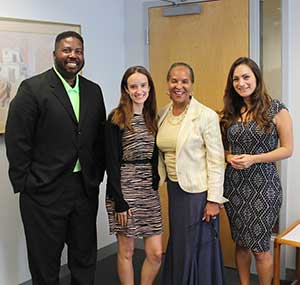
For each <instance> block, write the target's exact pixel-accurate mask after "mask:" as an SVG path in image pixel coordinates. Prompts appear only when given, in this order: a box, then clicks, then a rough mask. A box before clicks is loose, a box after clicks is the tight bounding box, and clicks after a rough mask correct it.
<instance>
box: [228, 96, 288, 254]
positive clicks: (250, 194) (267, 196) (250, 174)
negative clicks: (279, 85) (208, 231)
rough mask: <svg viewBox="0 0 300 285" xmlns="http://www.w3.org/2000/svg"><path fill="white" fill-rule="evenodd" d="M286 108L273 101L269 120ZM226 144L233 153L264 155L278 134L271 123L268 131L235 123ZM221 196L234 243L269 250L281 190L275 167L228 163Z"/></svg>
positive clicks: (260, 250) (252, 124)
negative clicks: (239, 167)
mask: <svg viewBox="0 0 300 285" xmlns="http://www.w3.org/2000/svg"><path fill="white" fill-rule="evenodd" d="M282 109H286V107H285V106H284V105H283V104H282V103H281V102H280V101H278V100H272V104H271V107H270V109H269V117H270V119H273V117H274V116H275V115H276V114H277V113H278V112H279V111H281V110H282ZM227 143H228V146H229V149H230V151H231V153H232V154H259V153H267V152H270V151H272V150H274V149H276V148H277V147H278V133H277V130H276V126H275V124H273V123H272V126H271V130H270V131H269V132H266V131H262V130H261V129H260V128H259V127H258V124H257V123H256V122H255V121H253V120H252V121H250V122H248V123H244V122H236V123H234V124H233V125H232V126H230V127H229V128H228V130H227ZM224 196H225V197H226V198H227V199H228V200H229V202H228V203H225V208H226V212H227V215H228V217H229V221H230V226H231V234H232V238H233V240H235V241H236V242H237V244H239V245H240V246H242V247H245V248H248V249H251V250H252V251H254V252H264V251H268V250H269V249H270V238H271V234H272V229H273V227H274V225H275V223H276V221H277V219H278V216H279V211H280V207H281V203H282V189H281V183H280V178H279V175H278V171H277V169H276V164H275V163H273V162H270V163H256V164H253V165H251V166H250V167H249V168H247V169H243V170H236V169H234V168H233V167H232V166H231V165H230V164H228V165H227V167H226V171H225V182H224Z"/></svg>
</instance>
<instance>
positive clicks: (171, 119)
mask: <svg viewBox="0 0 300 285" xmlns="http://www.w3.org/2000/svg"><path fill="white" fill-rule="evenodd" d="M189 105H190V104H187V105H186V106H185V108H184V110H183V112H182V113H181V114H179V115H178V116H175V115H173V105H172V106H171V107H170V109H169V112H168V115H167V120H168V123H169V124H170V125H173V126H176V125H179V124H181V122H182V121H183V119H184V117H185V115H186V113H187V110H188V108H189Z"/></svg>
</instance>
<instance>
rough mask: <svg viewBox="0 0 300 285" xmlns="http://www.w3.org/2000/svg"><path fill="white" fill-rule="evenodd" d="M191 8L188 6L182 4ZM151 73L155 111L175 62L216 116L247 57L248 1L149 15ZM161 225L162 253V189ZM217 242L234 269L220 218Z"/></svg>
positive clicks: (226, 231)
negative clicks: (189, 71)
mask: <svg viewBox="0 0 300 285" xmlns="http://www.w3.org/2000/svg"><path fill="white" fill-rule="evenodd" d="M185 5H190V4H185ZM149 38H150V46H149V53H150V55H149V56H150V58H149V62H150V70H151V73H152V76H153V79H154V82H155V87H156V90H157V100H158V107H159V108H161V107H162V106H164V105H165V104H166V103H167V102H168V101H169V98H168V96H167V95H166V73H167V70H168V68H169V66H170V65H171V64H172V63H174V62H178V61H184V62H187V63H189V64H190V65H191V66H192V67H193V69H194V72H195V84H194V97H195V98H196V99H198V100H199V101H200V102H202V103H203V104H205V105H207V106H209V107H211V108H212V109H214V110H220V109H221V107H222V105H223V103H222V102H223V101H222V100H223V93H224V87H225V83H226V77H227V73H228V71H229V68H230V66H231V64H232V62H233V61H234V60H235V59H236V58H237V57H239V56H248V53H249V50H248V0H218V1H207V2H203V3H201V14H199V15H183V16H174V17H164V16H163V7H155V8H150V9H149ZM160 194H161V201H162V207H163V219H164V237H163V243H164V249H165V248H166V244H167V240H168V232H169V229H168V201H167V192H166V189H165V186H164V187H162V189H160ZM220 221H221V242H222V248H223V254H224V261H225V265H226V266H230V267H235V262H234V244H233V242H232V240H231V238H230V229H229V224H228V219H227V216H226V213H225V211H224V210H222V212H221V219H220Z"/></svg>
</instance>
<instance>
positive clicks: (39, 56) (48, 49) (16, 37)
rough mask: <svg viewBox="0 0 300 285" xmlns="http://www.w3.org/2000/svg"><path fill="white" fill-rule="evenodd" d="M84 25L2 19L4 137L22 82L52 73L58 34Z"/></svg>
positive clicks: (0, 121)
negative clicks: (11, 104) (36, 75)
mask: <svg viewBox="0 0 300 285" xmlns="http://www.w3.org/2000/svg"><path fill="white" fill-rule="evenodd" d="M67 30H72V31H76V32H78V33H80V31H81V27H80V25H75V24H65V23H55V22H53V23H52V22H43V21H31V20H21V19H11V18H1V17H0V38H1V41H0V134H3V133H4V132H5V122H6V118H7V112H8V107H9V103H10V102H11V100H12V99H13V98H14V96H15V95H16V92H17V89H18V86H19V85H20V83H21V81H23V80H24V79H26V78H29V77H31V76H33V75H35V74H38V73H40V72H43V71H45V70H47V69H49V68H50V67H51V66H52V65H53V58H52V51H53V49H54V40H55V37H56V35H57V34H59V33H60V32H63V31H67Z"/></svg>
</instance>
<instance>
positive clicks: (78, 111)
mask: <svg viewBox="0 0 300 285" xmlns="http://www.w3.org/2000/svg"><path fill="white" fill-rule="evenodd" d="M83 48H84V44H83V39H82V37H81V36H80V35H79V34H78V33H76V32H73V31H67V32H63V33H61V34H59V35H58V36H57V37H56V40H55V49H54V52H53V58H54V65H53V68H51V69H50V70H48V71H46V72H44V73H42V74H39V75H37V76H34V77H32V78H30V79H27V80H24V81H23V82H22V83H21V85H20V87H19V89H18V92H17V95H16V96H15V98H14V99H13V100H12V102H11V104H10V108H9V113H8V118H7V124H6V134H5V142H6V149H7V157H8V161H9V177H10V180H11V183H12V185H13V188H14V192H15V193H18V192H20V210H21V216H22V221H23V224H24V230H25V236H26V243H27V250H28V261H29V268H30V272H31V275H32V281H33V284H34V285H50V284H51V285H54V284H59V269H60V258H61V252H62V250H63V247H64V244H65V243H66V244H67V246H68V266H69V268H70V271H71V280H72V281H71V284H72V285H75V284H76V285H92V284H94V275H95V268H96V253H97V238H96V215H97V209H98V193H99V184H100V182H101V181H102V179H103V174H104V170H105V165H104V160H105V158H104V154H105V153H104V147H103V145H104V144H103V142H104V123H105V119H106V114H105V106H104V102H103V97H102V92H101V89H100V87H99V86H98V85H97V84H95V83H93V82H91V81H89V80H87V79H86V78H84V77H82V76H80V75H79V74H78V73H79V71H80V70H81V69H82V67H83V66H84V54H83Z"/></svg>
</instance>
